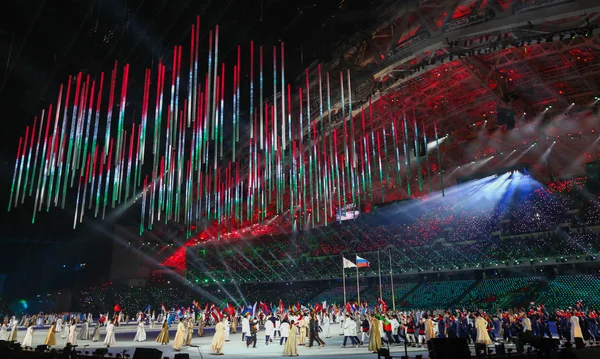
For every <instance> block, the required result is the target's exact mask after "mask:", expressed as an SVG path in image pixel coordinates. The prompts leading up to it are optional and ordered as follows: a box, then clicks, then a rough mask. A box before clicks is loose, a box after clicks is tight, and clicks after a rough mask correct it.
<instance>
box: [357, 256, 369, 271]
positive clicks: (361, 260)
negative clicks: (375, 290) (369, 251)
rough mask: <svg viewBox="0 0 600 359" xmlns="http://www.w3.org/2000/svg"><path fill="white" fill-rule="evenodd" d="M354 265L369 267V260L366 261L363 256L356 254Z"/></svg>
mask: <svg viewBox="0 0 600 359" xmlns="http://www.w3.org/2000/svg"><path fill="white" fill-rule="evenodd" d="M355 267H358V268H368V267H369V261H367V260H366V259H364V258H361V257H359V256H356V265H355Z"/></svg>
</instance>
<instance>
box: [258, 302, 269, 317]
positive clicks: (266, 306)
mask: <svg viewBox="0 0 600 359" xmlns="http://www.w3.org/2000/svg"><path fill="white" fill-rule="evenodd" d="M260 308H261V309H262V311H263V312H264V313H265V315H269V314H271V310H269V306H268V305H267V304H265V303H263V302H260Z"/></svg>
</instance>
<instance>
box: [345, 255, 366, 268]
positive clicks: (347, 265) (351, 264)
mask: <svg viewBox="0 0 600 359" xmlns="http://www.w3.org/2000/svg"><path fill="white" fill-rule="evenodd" d="M356 258H358V256H357V257H356ZM367 263H368V262H367ZM342 264H343V265H344V268H356V264H354V263H352V261H350V260H348V259H346V258H345V257H342ZM367 266H368V265H367ZM359 267H360V266H359Z"/></svg>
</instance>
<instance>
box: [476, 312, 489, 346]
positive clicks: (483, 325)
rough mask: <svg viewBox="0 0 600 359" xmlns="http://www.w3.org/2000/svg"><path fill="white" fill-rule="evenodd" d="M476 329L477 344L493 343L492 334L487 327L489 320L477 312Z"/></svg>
mask: <svg viewBox="0 0 600 359" xmlns="http://www.w3.org/2000/svg"><path fill="white" fill-rule="evenodd" d="M475 315H476V317H475V329H477V340H476V341H475V342H476V343H477V344H485V345H490V344H492V340H491V339H490V335H489V334H488V331H487V327H488V322H487V320H485V319H484V318H483V317H482V316H481V315H479V313H476V314H475Z"/></svg>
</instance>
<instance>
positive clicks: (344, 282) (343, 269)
mask: <svg viewBox="0 0 600 359" xmlns="http://www.w3.org/2000/svg"><path fill="white" fill-rule="evenodd" d="M342 283H343V285H344V305H346V303H347V302H346V263H344V256H343V255H342Z"/></svg>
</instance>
